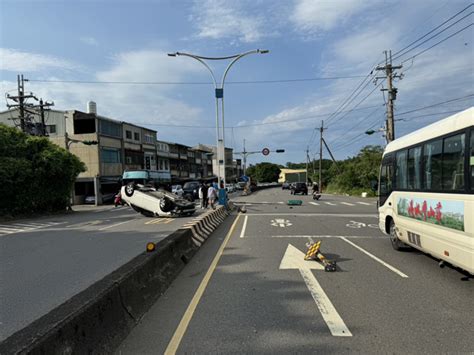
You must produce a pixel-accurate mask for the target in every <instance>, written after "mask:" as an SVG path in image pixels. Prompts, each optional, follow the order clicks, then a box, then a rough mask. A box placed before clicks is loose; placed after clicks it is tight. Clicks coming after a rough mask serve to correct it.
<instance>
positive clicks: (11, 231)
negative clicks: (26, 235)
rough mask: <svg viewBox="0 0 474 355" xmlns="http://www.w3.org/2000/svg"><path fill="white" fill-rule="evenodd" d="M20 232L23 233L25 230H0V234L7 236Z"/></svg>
mask: <svg viewBox="0 0 474 355" xmlns="http://www.w3.org/2000/svg"><path fill="white" fill-rule="evenodd" d="M18 232H23V229H3V228H1V229H0V233H5V234H12V233H18Z"/></svg>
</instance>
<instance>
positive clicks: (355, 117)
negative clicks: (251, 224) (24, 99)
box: [0, 0, 474, 164]
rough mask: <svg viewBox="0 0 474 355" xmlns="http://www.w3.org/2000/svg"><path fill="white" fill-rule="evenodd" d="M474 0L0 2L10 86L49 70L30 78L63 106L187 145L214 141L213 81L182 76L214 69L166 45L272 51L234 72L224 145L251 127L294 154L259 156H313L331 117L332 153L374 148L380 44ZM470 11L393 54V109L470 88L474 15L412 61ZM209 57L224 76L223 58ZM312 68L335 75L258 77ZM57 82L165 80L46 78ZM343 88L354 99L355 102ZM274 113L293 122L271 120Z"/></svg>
mask: <svg viewBox="0 0 474 355" xmlns="http://www.w3.org/2000/svg"><path fill="white" fill-rule="evenodd" d="M470 4H471V2H469V1H458V0H450V1H444V0H443V1H440V0H429V1H419V0H414V1H391V0H333V1H318V0H293V1H290V0H279V1H267V0H253V1H237V0H234V1H211V0H202V1H201V0H199V1H198V0H196V1H191V0H186V1H151V0H138V1H131V0H129V1H124V0H121V1H111V0H110V1H108V0H101V1H92V0H90V1H84V0H75V1H66V0H56V1H22V0H15V1H9V0H0V40H1V43H0V91H2V92H3V93H6V92H11V93H14V92H15V88H16V75H17V74H19V73H23V74H24V75H25V77H26V78H28V79H31V80H39V81H30V82H28V83H27V88H26V89H27V91H33V92H35V93H36V94H37V95H39V96H41V97H43V98H44V99H46V100H52V101H54V102H55V104H56V108H58V109H69V110H71V109H78V110H85V109H86V103H87V101H89V100H93V101H95V102H97V106H98V112H99V113H100V114H102V115H104V116H108V117H112V118H116V119H120V120H125V121H129V122H134V123H137V124H142V125H144V126H147V127H150V128H153V129H155V130H157V132H158V138H159V139H162V140H166V141H175V142H179V143H183V144H188V145H191V146H192V145H195V144H198V143H207V144H214V143H215V140H216V138H215V128H212V127H215V102H214V97H213V87H212V85H210V84H186V83H198V82H199V83H203V82H204V83H208V82H210V76H209V73H208V72H207V71H206V69H205V68H204V67H203V66H202V65H201V64H199V63H198V62H196V61H193V60H192V59H190V58H185V57H177V58H171V57H168V56H167V55H166V54H167V53H168V52H175V51H183V52H190V53H195V54H200V55H204V56H225V55H230V54H235V53H240V52H244V51H247V50H252V49H256V48H261V49H269V50H270V53H269V54H266V55H250V56H248V57H245V58H243V59H242V60H241V61H239V62H237V63H236V64H235V66H234V67H232V69H231V71H230V72H229V75H228V77H227V84H226V88H225V120H226V127H227V129H226V137H225V139H226V145H227V146H231V147H233V148H234V149H236V150H237V151H241V150H242V141H243V139H244V138H245V139H246V142H247V149H248V150H261V149H262V148H263V147H269V148H270V149H277V148H283V149H286V153H285V154H278V155H277V154H270V155H269V156H268V157H264V156H262V155H260V154H259V155H253V156H251V158H250V159H249V162H250V163H256V162H260V161H271V162H276V163H282V164H285V163H286V162H287V161H293V162H299V161H304V160H305V157H306V153H305V150H306V147H307V146H309V149H310V155H311V156H312V157H313V156H315V154H317V153H318V152H319V146H318V145H319V133H318V134H314V128H315V127H319V126H320V124H321V120H323V119H324V120H325V121H326V122H327V124H328V130H327V131H325V132H324V135H325V139H326V141H327V143H328V144H329V147H330V148H331V149H332V151H333V153H334V155H335V156H336V158H338V159H342V158H345V157H348V156H352V155H354V154H357V152H358V151H359V150H360V148H361V147H363V146H365V145H368V144H384V139H383V138H382V134H381V133H376V134H373V135H372V136H368V135H365V134H364V131H366V130H367V129H370V128H371V129H374V130H377V129H378V128H380V127H382V126H383V122H384V119H385V107H384V98H383V95H382V92H381V91H380V90H379V89H380V88H381V87H378V88H376V86H375V84H373V83H372V82H371V81H370V80H366V81H365V82H363V80H364V78H365V76H366V75H367V74H369V73H370V72H371V71H372V69H373V68H374V66H375V65H376V64H377V63H379V62H381V61H382V60H383V58H384V55H383V51H384V50H386V49H391V50H392V51H393V52H394V53H395V52H396V51H399V50H400V49H402V48H403V47H405V46H406V45H408V44H410V43H411V42H413V41H415V40H417V39H418V38H420V37H421V36H423V35H424V34H426V33H427V32H429V31H430V30H432V29H433V28H435V27H436V26H438V25H440V24H441V23H442V22H443V21H445V20H447V19H449V18H450V17H451V16H452V15H454V14H456V13H457V12H459V11H461V10H462V9H464V8H466V7H467V6H468V5H470ZM473 9H474V6H471V7H470V8H469V9H467V10H466V11H464V12H463V13H461V14H460V15H459V16H457V17H456V18H455V19H453V20H451V21H450V22H448V23H447V24H446V25H444V26H443V27H441V28H440V29H439V30H438V31H440V30H443V29H444V28H446V27H447V26H449V25H450V24H452V23H454V22H455V21H457V20H460V19H461V18H462V17H463V16H466V18H464V19H463V20H461V21H460V22H459V23H457V24H455V25H453V26H452V27H451V28H449V29H447V30H446V31H445V32H443V33H441V34H440V35H439V36H437V37H435V38H433V39H431V40H428V41H427V42H426V43H424V44H421V45H420V46H419V47H418V48H416V49H413V50H412V51H410V52H408V53H407V54H405V55H401V56H400V57H399V58H396V60H395V61H394V64H400V63H402V62H403V68H402V69H401V70H399V71H398V72H399V73H402V74H403V76H404V77H403V79H402V80H397V81H396V82H395V85H396V86H397V87H398V89H399V92H398V97H397V101H396V114H399V113H404V112H406V111H411V110H414V109H418V108H421V107H424V106H429V105H432V104H436V103H439V102H443V101H446V100H450V99H455V98H461V97H465V96H466V95H469V94H472V93H474V80H473V79H474V66H473V65H474V64H473V63H474V51H473V44H474V43H473V39H474V31H473V26H471V27H469V28H467V29H466V30H464V31H462V32H460V33H459V34H457V35H455V36H454V37H452V38H450V39H449V40H446V41H445V42H443V43H441V44H439V45H437V46H435V47H433V48H432V49H429V50H427V51H426V52H425V53H423V54H420V55H419V56H417V57H416V58H414V59H413V60H410V59H409V58H410V57H411V56H413V55H414V54H417V53H419V52H420V51H421V50H423V49H427V48H429V47H430V46H431V45H434V44H436V43H437V42H438V41H440V40H442V39H443V38H445V37H447V36H449V35H451V34H453V33H455V32H456V31H458V30H461V29H462V28H464V27H465V26H468V25H469V24H472V22H473V17H474V16H473V15H472V11H473ZM434 34H436V32H433V33H432V34H431V35H428V36H427V37H425V38H424V39H423V40H426V39H429V37H430V36H432V35H434ZM423 40H422V41H423ZM422 41H420V42H422ZM420 42H417V43H416V44H414V45H413V46H415V45H418V44H420ZM409 49H410V48H409ZM402 54H403V53H402ZM211 65H212V68H213V69H214V70H215V72H216V75H217V76H218V77H220V76H221V75H222V72H223V70H224V69H225V63H220V62H212V63H211ZM379 74H380V75H381V74H382V73H379ZM334 77H344V78H341V79H334ZM374 77H375V75H374ZM314 78H320V79H321V78H329V79H324V80H309V81H297V82H278V83H262V82H260V83H258V81H269V80H292V79H314ZM331 78H333V79H331ZM368 79H372V77H369V78H368ZM51 80H58V81H92V82H110V81H121V82H160V83H163V82H167V83H168V84H166V85H137V84H134V85H125V84H106V83H93V84H88V83H77V82H76V83H74V82H44V81H51ZM235 81H246V82H249V81H250V82H254V83H245V84H242V83H241V84H238V83H232V82H235ZM255 81H257V83H255ZM381 82H382V81H380V80H379V81H378V82H377V84H380V83H381ZM169 83H171V84H169ZM361 83H363V85H362V86H361V88H364V89H363V90H362V91H361V92H360V93H359V95H358V96H356V97H355V98H354V95H353V96H350V95H351V93H352V92H353V91H354V89H356V87H357V86H358V85H359V84H361ZM365 84H367V86H365ZM382 85H383V86H384V87H385V84H384V83H383V84H382ZM374 89H375V90H374ZM11 90H13V91H11ZM373 90H374V91H373ZM371 91H373V93H372V94H371V95H368V94H369V93H370V92H371ZM365 97H367V98H366V99H364V98H365ZM347 98H351V99H352V98H353V100H352V101H348V102H346V99H347ZM363 99H364V100H363ZM362 100H363V101H362ZM472 104H473V97H470V98H467V99H462V100H458V101H454V102H451V103H448V104H443V105H438V106H435V107H433V108H431V109H425V110H420V111H416V112H413V113H411V114H404V115H403V114H402V115H400V116H396V118H397V119H403V120H400V121H397V122H396V135H397V136H401V135H404V134H407V133H409V132H411V131H413V130H415V129H418V128H421V127H423V126H425V125H428V124H430V123H432V122H434V121H436V120H438V119H441V118H443V117H445V116H447V115H449V114H447V113H446V112H450V111H455V110H462V109H464V108H467V107H470V106H472ZM5 108H6V106H4V103H2V109H5ZM338 110H341V111H343V112H338ZM346 111H348V112H346ZM420 116H422V117H420ZM278 121H284V122H280V123H278V124H275V122H278ZM262 123H264V124H262ZM249 125H250V126H249ZM173 126H174V127H173ZM176 126H192V127H176ZM232 127H233V128H232ZM324 156H325V157H328V154H327V153H326V152H324Z"/></svg>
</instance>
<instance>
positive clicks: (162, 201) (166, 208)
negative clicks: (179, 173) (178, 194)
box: [160, 197, 173, 213]
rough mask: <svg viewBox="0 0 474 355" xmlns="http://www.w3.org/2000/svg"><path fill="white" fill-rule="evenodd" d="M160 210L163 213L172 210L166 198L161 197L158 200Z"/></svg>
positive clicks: (171, 204) (170, 203)
mask: <svg viewBox="0 0 474 355" xmlns="http://www.w3.org/2000/svg"><path fill="white" fill-rule="evenodd" d="M160 209H161V210H162V211H163V212H165V213H166V212H169V211H171V210H172V209H173V203H172V202H171V201H170V200H168V199H167V198H164V197H163V198H162V199H160Z"/></svg>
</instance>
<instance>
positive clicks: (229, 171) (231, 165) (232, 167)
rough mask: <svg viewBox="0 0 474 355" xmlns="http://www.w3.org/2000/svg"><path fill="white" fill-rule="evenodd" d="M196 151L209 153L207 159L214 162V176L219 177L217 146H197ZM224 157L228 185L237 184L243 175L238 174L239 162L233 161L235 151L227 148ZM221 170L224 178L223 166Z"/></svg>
mask: <svg viewBox="0 0 474 355" xmlns="http://www.w3.org/2000/svg"><path fill="white" fill-rule="evenodd" d="M194 149H198V150H202V151H205V152H207V157H208V158H210V159H211V161H212V172H213V175H215V176H218V175H219V171H218V167H217V154H216V152H217V149H216V147H215V146H208V145H205V144H198V145H197V146H195V147H194ZM224 156H225V175H226V182H227V183H231V182H235V181H237V179H238V178H239V177H240V176H241V174H240V175H239V174H238V170H237V168H236V165H237V161H234V160H233V149H232V148H227V147H226V148H225V153H224ZM238 161H239V166H240V168H239V169H241V164H240V159H239V160H238ZM220 169H221V174H220V175H221V177H222V176H223V172H224V169H223V166H222V164H221V166H220Z"/></svg>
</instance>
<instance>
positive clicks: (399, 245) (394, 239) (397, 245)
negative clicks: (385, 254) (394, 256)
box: [390, 220, 404, 251]
mask: <svg viewBox="0 0 474 355" xmlns="http://www.w3.org/2000/svg"><path fill="white" fill-rule="evenodd" d="M390 242H391V243H392V247H393V249H395V250H398V251H400V250H402V249H403V247H404V244H403V242H402V241H401V240H400V239H398V235H397V231H396V229H395V222H394V221H393V220H392V221H390Z"/></svg>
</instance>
